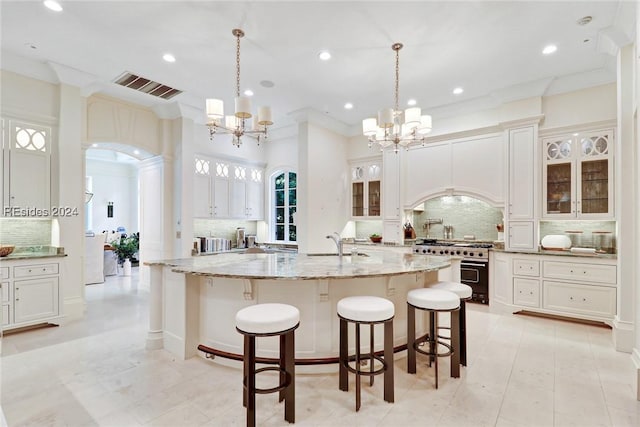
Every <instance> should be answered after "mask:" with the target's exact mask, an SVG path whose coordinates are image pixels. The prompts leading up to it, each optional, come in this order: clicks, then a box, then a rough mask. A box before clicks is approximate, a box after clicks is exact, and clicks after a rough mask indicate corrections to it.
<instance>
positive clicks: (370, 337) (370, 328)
mask: <svg viewBox="0 0 640 427" xmlns="http://www.w3.org/2000/svg"><path fill="white" fill-rule="evenodd" d="M373 347H374V344H373V323H372V324H371V325H369V372H373V360H374V359H373V351H374V350H373ZM369 385H370V386H372V385H373V375H370V376H369Z"/></svg>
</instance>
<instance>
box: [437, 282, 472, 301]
mask: <svg viewBox="0 0 640 427" xmlns="http://www.w3.org/2000/svg"><path fill="white" fill-rule="evenodd" d="M429 289H442V290H444V291H449V292H453V293H454V294H456V295H458V298H460V299H467V298H471V294H472V292H473V291H472V289H471V286H469V285H465V284H464V283H459V282H438V283H434V284H433V285H431V286H429Z"/></svg>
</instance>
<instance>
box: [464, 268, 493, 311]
mask: <svg viewBox="0 0 640 427" xmlns="http://www.w3.org/2000/svg"><path fill="white" fill-rule="evenodd" d="M460 278H461V282H462V283H464V284H465V285H469V286H471V289H472V292H473V293H472V295H471V300H472V301H477V302H480V303H482V304H489V262H488V261H478V260H473V261H466V260H463V261H462V262H461V263H460Z"/></svg>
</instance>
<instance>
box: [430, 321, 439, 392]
mask: <svg viewBox="0 0 640 427" xmlns="http://www.w3.org/2000/svg"><path fill="white" fill-rule="evenodd" d="M431 317H432V325H433V328H432V329H433V332H434V334H433V335H432V337H433V338H432V341H431V348H432V349H433V350H431V354H432V355H435V357H434V359H435V360H434V362H435V368H436V390H437V389H438V335H437V334H438V332H437V331H438V314H437V313H436V312H434V311H432V312H431Z"/></svg>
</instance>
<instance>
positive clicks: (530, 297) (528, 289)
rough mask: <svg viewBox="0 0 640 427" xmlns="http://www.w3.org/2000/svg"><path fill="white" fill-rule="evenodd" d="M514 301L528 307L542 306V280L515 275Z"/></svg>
mask: <svg viewBox="0 0 640 427" xmlns="http://www.w3.org/2000/svg"><path fill="white" fill-rule="evenodd" d="M513 303H514V304H515V305H524V306H527V307H540V281H538V280H535V279H522V278H520V277H514V278H513Z"/></svg>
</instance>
